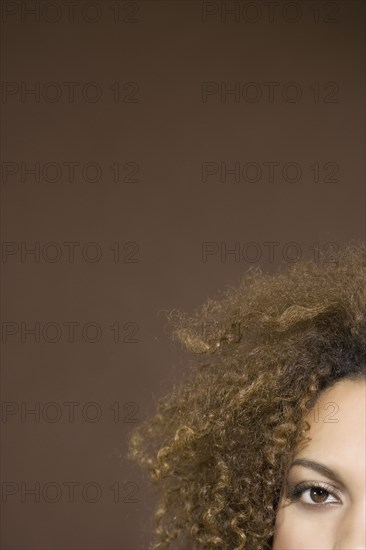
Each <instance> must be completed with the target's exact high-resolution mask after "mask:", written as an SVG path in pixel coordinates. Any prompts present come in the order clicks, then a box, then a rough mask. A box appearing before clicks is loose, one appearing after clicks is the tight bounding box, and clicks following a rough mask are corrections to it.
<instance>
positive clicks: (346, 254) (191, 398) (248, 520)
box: [128, 242, 366, 550]
mask: <svg viewBox="0 0 366 550" xmlns="http://www.w3.org/2000/svg"><path fill="white" fill-rule="evenodd" d="M169 319H170V322H171V323H172V326H173V337H174V338H178V340H179V341H180V342H182V343H183V344H184V345H185V346H186V348H187V349H188V350H190V351H191V352H192V353H193V354H194V355H198V357H199V359H200V358H201V357H203V359H204V360H203V361H202V360H201V359H200V362H199V364H198V365H195V366H194V369H193V371H192V372H190V375H189V376H188V377H187V379H186V380H185V381H184V383H183V382H181V383H180V384H178V385H176V386H174V388H173V389H172V390H171V392H170V393H169V394H168V395H166V396H164V397H162V398H161V399H160V400H159V402H158V404H157V410H156V413H155V415H154V416H153V417H152V418H151V419H149V420H147V421H145V422H144V423H143V424H141V425H140V426H139V427H138V428H137V429H135V431H134V432H133V433H132V436H131V437H130V440H129V454H128V457H129V458H131V459H133V460H136V461H138V463H139V464H140V465H141V466H142V467H144V468H146V469H147V472H148V474H149V477H150V478H151V480H152V482H153V484H154V485H155V486H156V488H157V491H158V497H159V500H158V503H157V509H156V511H155V534H156V541H155V542H154V544H153V545H152V546H151V549H152V550H161V549H166V548H182V549H184V550H192V549H200V550H201V549H211V548H215V549H220V550H234V549H235V550H244V549H246V550H247V549H249V550H268V549H270V548H271V546H272V540H273V533H274V523H275V517H276V508H277V505H278V502H279V498H280V493H281V487H282V484H283V480H284V475H285V472H286V467H287V464H288V460H289V457H290V456H291V454H292V453H293V451H294V449H295V448H297V446H298V445H299V443H301V442H302V441H304V440H305V432H306V430H307V429H308V428H309V425H308V424H307V423H306V422H305V421H304V417H305V415H306V413H307V412H308V411H309V408H310V406H311V405H312V404H313V403H314V402H315V400H316V399H317V397H318V396H319V394H320V393H321V392H322V391H323V390H325V389H326V388H328V387H330V386H331V385H332V384H334V383H335V382H336V381H337V380H340V379H342V378H353V377H359V376H365V375H366V369H365V353H366V247H365V244H364V243H362V242H357V243H356V244H352V245H351V244H349V245H348V246H346V247H344V248H343V249H341V250H340V251H339V252H338V253H337V255H336V257H335V258H334V261H332V262H330V263H326V262H324V261H320V262H319V263H316V262H314V261H311V260H303V261H300V262H298V263H296V264H294V265H293V266H292V268H291V269H290V270H289V271H287V272H285V273H281V272H279V273H275V274H273V275H270V274H265V273H262V271H261V270H260V269H259V268H258V267H257V268H255V269H250V270H249V271H248V272H247V273H246V274H244V276H243V279H242V281H241V282H240V284H239V285H238V286H237V287H229V288H228V289H227V290H226V291H225V292H224V295H223V296H221V297H220V298H219V299H215V300H213V299H210V300H208V302H207V303H206V304H204V305H203V306H201V307H200V308H198V309H197V310H196V311H195V312H194V313H193V315H191V316H186V315H184V314H183V313H175V314H171V315H170V316H169ZM173 541H174V542H173Z"/></svg>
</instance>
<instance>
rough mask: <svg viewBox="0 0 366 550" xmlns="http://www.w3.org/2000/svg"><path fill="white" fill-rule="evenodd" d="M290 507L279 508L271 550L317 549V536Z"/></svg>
mask: <svg viewBox="0 0 366 550" xmlns="http://www.w3.org/2000/svg"><path fill="white" fill-rule="evenodd" d="M291 508H292V507H291V506H289V507H286V508H280V510H279V512H278V514H277V517H276V526H275V534H274V538H273V545H272V549H273V550H305V549H306V550H311V549H312V548H313V549H316V550H319V548H320V546H319V538H318V537H315V538H314V537H313V536H312V532H311V530H309V525H307V524H305V523H304V522H303V521H301V518H299V517H298V516H297V515H296V513H294V511H293V508H292V509H291Z"/></svg>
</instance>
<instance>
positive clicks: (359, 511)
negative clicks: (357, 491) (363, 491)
mask: <svg viewBox="0 0 366 550" xmlns="http://www.w3.org/2000/svg"><path fill="white" fill-rule="evenodd" d="M334 550H366V500H365V498H364V499H363V500H362V501H359V502H358V503H357V504H356V503H354V504H353V505H351V506H350V507H349V510H348V511H347V513H346V514H345V516H344V518H343V520H342V521H340V522H339V524H338V529H337V538H336V544H335V546H334Z"/></svg>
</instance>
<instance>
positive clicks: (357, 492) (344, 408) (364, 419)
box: [272, 378, 366, 550]
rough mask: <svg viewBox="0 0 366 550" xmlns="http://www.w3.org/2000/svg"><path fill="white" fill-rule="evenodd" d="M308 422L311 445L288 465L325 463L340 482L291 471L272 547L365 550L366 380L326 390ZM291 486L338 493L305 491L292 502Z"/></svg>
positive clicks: (345, 382) (341, 383)
mask: <svg viewBox="0 0 366 550" xmlns="http://www.w3.org/2000/svg"><path fill="white" fill-rule="evenodd" d="M330 403H333V404H330ZM335 420H338V422H335ZM307 421H308V422H309V424H310V426H311V428H310V431H309V432H307V434H308V436H309V437H310V438H311V441H309V442H307V443H306V444H305V445H303V446H302V448H301V449H299V450H298V451H297V452H296V451H295V453H294V456H293V457H292V458H291V460H290V463H289V464H292V462H293V461H294V460H296V459H307V460H312V461H315V462H317V463H321V464H323V465H325V466H327V467H328V468H330V469H331V470H333V471H334V472H335V473H336V474H337V478H338V481H337V480H336V481H335V480H332V479H331V478H330V477H329V475H325V474H324V473H320V472H317V471H315V470H313V469H310V468H309V467H305V466H303V465H296V466H293V467H292V468H291V467H290V469H289V470H288V474H287V477H286V480H285V484H284V488H283V490H282V496H281V500H280V503H279V508H278V512H277V516H276V526H275V529H276V530H275V535H274V540H273V545H272V548H273V550H305V549H306V550H366V378H363V379H361V380H350V379H348V380H347V379H345V380H341V381H339V382H337V383H336V384H335V385H334V386H332V387H331V388H329V389H327V390H326V391H324V392H323V393H322V394H321V396H320V397H319V399H318V402H317V404H316V405H315V406H314V408H313V409H312V410H311V411H310V413H309V415H308V416H307ZM288 482H289V483H293V484H298V483H302V482H320V483H321V485H324V484H326V486H327V489H328V490H329V489H330V490H333V488H335V489H336V490H337V489H338V492H337V493H335V494H334V496H333V495H332V494H330V493H329V491H328V492H326V491H322V490H319V489H315V490H314V489H304V491H303V493H302V495H301V496H300V497H299V499H298V500H297V501H296V500H295V501H291V500H290V499H289V498H288V497H287V491H286V487H287V483H288Z"/></svg>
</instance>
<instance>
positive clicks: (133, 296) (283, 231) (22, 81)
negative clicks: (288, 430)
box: [1, 0, 365, 550]
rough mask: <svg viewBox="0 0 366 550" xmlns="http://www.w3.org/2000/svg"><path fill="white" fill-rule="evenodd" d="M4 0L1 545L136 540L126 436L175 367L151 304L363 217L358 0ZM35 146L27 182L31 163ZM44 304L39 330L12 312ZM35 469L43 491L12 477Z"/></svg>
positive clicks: (349, 233) (146, 507)
mask: <svg viewBox="0 0 366 550" xmlns="http://www.w3.org/2000/svg"><path fill="white" fill-rule="evenodd" d="M2 4H3V5H2V81H3V95H2V116H3V140H2V163H3V164H2V167H3V176H2V193H3V195H2V197H3V201H2V205H3V209H2V212H3V215H2V220H3V221H2V227H3V234H2V241H3V250H2V261H3V263H2V268H3V287H2V289H3V311H2V329H3V345H2V349H3V362H2V363H3V368H2V401H3V410H2V490H3V491H2V492H3V494H2V500H3V503H2V528H1V545H2V546H1V548H4V549H6V550H30V549H37V550H53V549H63V550H70V549H75V550H81V549H83V550H84V549H85V550H102V549H110V550H112V549H113V550H114V549H121V550H122V549H123V550H127V549H129V550H137V549H142V548H144V549H145V548H147V547H148V544H149V541H150V539H151V518H150V514H151V509H152V502H153V495H152V493H151V491H150V490H149V488H148V486H147V484H146V481H145V480H144V478H143V476H142V475H141V473H140V471H139V470H138V468H137V467H135V466H134V465H133V464H131V463H130V462H129V461H127V460H126V458H125V456H124V453H125V451H126V437H127V434H128V433H129V431H130V430H131V428H133V426H134V425H135V424H133V423H131V420H132V421H133V420H134V419H137V421H141V420H143V419H144V418H146V417H148V416H149V414H151V413H152V411H153V410H154V403H155V401H156V399H157V398H158V397H159V396H160V395H162V393H163V392H164V391H165V390H166V389H167V388H169V387H170V385H171V383H172V382H173V380H176V379H179V378H180V377H181V376H182V375H183V373H184V372H185V365H186V358H185V355H184V353H183V352H182V350H181V349H180V348H179V347H178V346H177V345H175V344H173V343H171V342H170V340H169V331H168V330H167V326H166V321H165V318H164V314H163V310H170V309H172V308H179V309H183V310H185V311H191V310H192V309H193V308H194V307H195V306H197V305H199V304H200V303H202V302H203V301H205V300H206V299H207V298H208V297H209V296H213V295H214V294H215V293H216V291H217V290H218V289H220V288H221V289H224V288H225V287H226V286H227V285H229V284H236V283H237V282H238V281H239V280H240V277H241V275H242V274H243V273H244V272H245V271H246V270H247V269H248V267H249V266H250V265H253V264H255V265H260V266H261V267H262V268H263V269H264V270H267V271H273V270H275V269H277V268H278V267H279V266H286V264H290V263H291V262H292V261H293V260H294V258H296V256H300V255H301V256H302V257H314V258H315V259H316V260H319V257H318V252H317V250H318V249H320V251H321V252H323V253H324V254H325V257H324V258H323V261H328V260H331V257H332V253H333V251H334V250H336V249H337V248H338V247H339V246H341V245H342V244H343V243H345V242H347V241H349V240H351V239H363V238H364V237H365V184H364V181H365V174H364V150H365V135H364V96H365V47H364V44H365V42H364V39H365V26H364V21H365V3H364V2H363V1H352V0H347V1H346V2H343V1H338V2H307V1H302V2H277V3H274V4H273V3H270V5H271V6H272V8H270V5H269V4H268V3H266V2H250V3H248V2H246V1H242V2H226V3H225V2H215V1H212V2H200V1H160V0H150V1H139V2H122V1H121V2H119V3H118V2H114V1H113V2H112V1H109V0H104V1H99V2H98V1H97V2H85V1H81V0H80V1H79V2H75V6H74V14H72V8H71V7H70V5H69V4H70V3H68V2H61V1H60V0H55V1H54V2H47V1H44V2H33V1H28V2H26V3H24V2H22V3H21V2H16V1H14V2H5V1H4V2H3V3H2ZM31 8H34V10H35V12H34V14H33V15H32V14H29V13H28V12H27V10H28V9H31ZM270 9H271V11H270ZM272 9H273V11H272ZM116 10H119V11H116ZM230 10H231V11H230ZM271 14H272V15H271ZM249 19H251V20H252V21H249ZM52 20H53V22H52ZM93 21H94V22H93ZM65 82H75V83H76V84H74V86H75V88H74V89H75V98H74V101H73V102H72V101H71V100H70V99H69V96H68V88H67V85H65V84H64V83H65ZM116 82H118V83H119V87H120V98H119V101H115V100H116V99H117V98H116V96H115V95H114V94H115V93H116V84H115V83H116ZM207 82H210V83H211V84H210V85H209V86H210V88H209V89H210V91H211V92H212V93H211V94H210V95H208V96H206V97H203V96H202V89H203V88H205V86H207V85H206V84H204V83H207ZM269 82H274V83H276V85H275V87H274V88H273V89H274V96H273V98H272V99H271V98H270V97H269V95H268V90H269V87H268V84H265V83H269ZM37 83H38V84H37ZM50 83H51V84H50ZM52 83H53V84H52ZM87 83H96V84H92V85H90V84H89V85H87V86H86V84H87ZM235 83H237V84H235ZM248 83H252V84H250V85H248ZM289 83H295V84H289ZM329 83H330V84H329ZM37 85H39V86H40V94H39V97H37V96H35V95H24V90H25V89H26V88H32V87H33V88H34V87H35V86H37ZM96 85H97V86H98V89H99V90H100V91H101V97H100V98H99V100H97V101H92V99H93V95H94V92H95V91H96V89H97V88H96V87H95V86H96ZM235 85H236V86H237V87H238V86H239V88H237V90H238V89H239V95H237V96H235V95H233V94H228V95H225V89H226V90H229V89H233V88H235ZM69 86H70V85H69ZM22 90H23V94H22ZM57 90H58V91H60V90H61V95H60V97H59V98H57V97H55V93H56V92H57ZM81 90H83V91H84V96H83V95H82V93H81ZM299 90H300V91H301V97H298V98H296V95H294V94H295V92H296V93H299ZM221 91H222V92H223V94H222V95H221V93H220V92H221ZM317 91H318V92H319V93H318V95H317ZM214 92H215V93H214ZM260 92H262V97H261V98H259V97H258V98H257V99H256V97H255V93H260ZM88 93H89V94H90V95H86V96H85V94H88ZM53 98H54V99H55V101H53ZM251 99H252V101H251ZM291 99H293V100H294V101H291ZM36 162H38V163H39V166H40V177H39V181H36V178H35V177H34V176H32V175H31V174H29V173H24V170H23V174H22V167H23V168H24V167H26V168H31V167H32V166H34V165H35V163H36ZM70 162H76V163H79V167H78V168H77V169H76V171H75V178H74V181H73V182H70V179H69V178H68V173H67V168H66V166H65V165H64V164H63V163H70ZM271 162H275V163H279V164H278V165H276V166H277V168H276V171H275V173H274V178H273V180H270V179H269V177H268V163H271ZM22 163H23V164H22ZM48 163H56V165H55V164H48ZM86 163H97V165H98V166H99V168H100V172H101V174H100V179H99V181H95V182H92V181H88V179H89V180H90V179H93V177H94V174H96V172H95V168H93V166H91V167H90V166H89V170H90V172H88V170H87V171H86V173H84V174H83V173H82V170H81V169H82V167H83V166H84V165H85V164H86ZM115 163H119V166H120V180H119V181H117V182H114V181H113V177H114V176H113V174H114V173H113V171H112V170H111V169H110V167H111V166H112V165H114V166H116V165H115ZM128 163H134V164H128ZM204 163H211V164H209V165H205V164H204ZM221 163H222V170H221V172H222V181H221V178H220V167H221ZM235 163H239V168H240V170H242V169H243V171H242V172H241V173H239V176H238V177H237V179H238V180H239V181H236V180H235V175H233V174H230V173H226V174H225V167H226V169H230V168H232V167H233V166H234V165H235ZM248 163H256V164H254V165H253V164H252V165H248ZM264 163H267V164H264ZM287 163H297V165H298V167H300V172H299V174H300V176H301V177H299V180H298V181H289V180H291V179H295V171H294V170H295V168H294V166H292V167H291V166H290V167H289V166H288V165H287ZM314 163H318V164H317V165H314ZM328 163H330V164H328ZM205 166H208V167H209V168H210V170H211V172H215V173H214V174H211V175H208V176H207V178H206V181H204V180H205V178H203V177H202V170H204V167H205ZM237 166H238V165H237ZM311 166H313V168H311ZM315 166H319V177H318V178H315V176H314V170H315ZM58 167H62V170H61V173H60V174H59V176H60V177H59V179H58V181H54V182H52V181H51V180H52V179H53V178H54V179H57V178H56V176H57V170H58V169H59V168H58ZM258 167H260V169H261V170H262V176H261V177H258V180H257V181H249V180H254V179H255V171H256V170H258ZM298 169H299V168H298ZM246 170H248V171H247V172H246ZM282 170H284V172H282ZM286 170H288V171H287V172H286ZM132 172H135V175H132ZM334 173H335V175H334ZM85 174H86V176H85ZM283 174H284V176H283ZM57 177H58V176H57ZM330 180H333V181H330ZM68 242H69V243H70V242H74V243H76V244H75V245H74V246H75V249H74V251H75V257H74V261H73V262H72V261H71V259H70V257H69V255H68V250H70V247H71V245H65V244H63V243H68ZM35 243H38V245H37V244H35ZM50 243H54V244H50ZM87 243H96V244H94V245H90V244H89V245H88V244H87ZM113 243H119V245H118V246H119V248H120V258H119V261H114V260H118V258H116V257H115V256H114V254H115V252H114V251H115V250H116V244H113ZM126 243H127V244H126ZM128 243H132V244H128ZM134 243H135V244H134ZM203 243H211V244H210V245H209V246H210V247H211V248H210V250H211V251H212V253H211V254H210V255H208V256H207V257H204V256H203V247H204V246H206V245H204V244H203ZM235 243H236V244H235ZM250 243H251V244H250ZM266 243H267V244H266ZM268 243H275V244H272V246H273V247H274V248H273V254H272V255H271V254H270V253H269V250H270V245H269V244H268ZM37 246H39V258H37V257H36V256H34V255H27V254H24V248H25V247H28V248H32V247H33V248H34V247H37ZM235 246H236V247H237V250H239V256H235V255H233V254H231V255H230V254H227V255H225V250H226V251H228V250H230V249H233V248H234V247H235ZM96 247H98V250H99V253H100V254H101V257H100V258H99V259H97V261H92V259H93V256H94V254H95V252H96V250H97V248H96ZM110 247H112V248H114V251H113V250H112V249H111V248H110ZM225 247H226V248H225ZM22 250H23V254H22ZM82 251H83V252H84V255H83V254H82ZM55 254H59V257H57V255H56V256H55ZM52 259H54V260H55V261H52ZM72 322H74V323H79V325H75V336H74V342H73V343H72V342H71V338H70V337H69V333H68V329H67V326H69V325H67V324H65V323H72ZM116 322H119V328H120V331H119V332H120V333H119V342H114V335H115V332H113V330H112V329H111V328H110V327H111V325H114V323H116ZM36 323H39V325H38V327H39V331H40V332H39V342H37V341H35V339H36V337H35V336H32V335H31V334H27V333H26V332H25V329H30V328H32V327H33V328H34V327H37V325H36ZM52 323H53V324H52ZM87 323H94V328H93V325H87ZM129 323H130V324H129ZM83 327H84V334H83V332H82V328H83ZM85 327H86V328H85ZM95 327H97V328H98V327H99V328H100V340H99V341H97V342H95V343H92V342H88V341H87V340H88V339H89V340H92V339H94V335H95V334H96V332H95ZM114 327H116V325H114ZM85 331H86V332H85ZM57 338H59V339H58V341H55V342H54V343H52V342H51V340H52V339H55V340H56V339H57ZM126 339H130V340H131V339H135V340H137V341H135V342H126V341H124V340H126ZM66 402H76V403H79V405H75V421H74V422H70V417H69V416H68V410H69V409H68V408H67V407H68V406H67V405H65V404H64V403H66ZM37 403H38V405H37ZM50 403H51V404H50ZM88 403H96V404H97V405H87V404H88ZM116 403H118V407H119V412H120V414H119V418H114V414H116V411H117V405H116ZM47 404H48V405H47ZM31 407H33V408H34V407H39V411H40V416H39V418H38V419H37V418H35V417H34V416H32V415H31V414H24V409H25V408H28V409H29V408H31ZM69 407H70V405H69ZM96 407H97V408H98V410H99V412H100V413H101V415H102V416H101V418H100V419H99V420H98V419H97V420H98V421H96V422H92V421H91V420H92V419H93V417H94V415H95V412H96V411H97V408H96ZM111 407H112V409H111ZM22 410H23V415H22ZM82 411H84V415H85V414H87V415H89V416H87V417H86V419H85V417H83V415H82ZM56 413H58V414H59V418H57V417H56V418H55V414H56ZM60 415H61V416H60ZM52 418H55V421H54V422H52ZM88 419H89V420H88ZM37 420H38V421H37ZM114 420H117V421H116V422H115V421H114ZM68 482H75V483H78V484H79V485H78V486H75V497H74V502H73V503H72V502H70V500H71V499H70V496H69V493H68V489H67V485H65V483H68ZM9 483H10V485H9ZM37 483H38V484H39V485H38V486H37ZM88 483H94V484H98V485H97V487H99V488H100V491H101V493H100V495H99V496H100V499H99V501H98V502H95V503H92V502H88V500H89V501H90V500H92V499H93V498H94V496H95V492H94V490H93V486H91V485H89V486H88V485H85V484H88ZM47 484H48V485H47ZM50 484H51V485H50ZM117 485H118V486H119V489H120V494H119V498H117V494H116V487H117ZM111 486H113V487H114V490H113V489H111ZM37 487H39V502H36V497H35V496H34V495H31V494H30V493H24V489H28V490H29V489H32V488H33V489H34V488H37ZM88 487H89V489H88ZM22 488H23V494H22ZM83 490H84V493H83ZM9 491H10V493H14V494H9ZM88 491H89V492H88ZM114 498H115V499H116V500H117V501H118V502H114ZM52 499H55V500H56V502H53V503H52V502H51V500H52ZM130 500H135V501H136V502H129V501H130Z"/></svg>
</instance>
